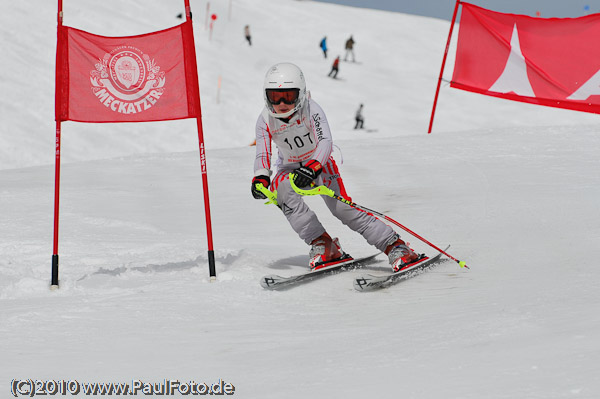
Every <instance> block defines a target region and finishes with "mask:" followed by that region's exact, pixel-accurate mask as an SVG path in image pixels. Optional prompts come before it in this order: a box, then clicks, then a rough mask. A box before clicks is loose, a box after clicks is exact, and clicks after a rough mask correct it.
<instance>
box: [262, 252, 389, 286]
mask: <svg viewBox="0 0 600 399" xmlns="http://www.w3.org/2000/svg"><path fill="white" fill-rule="evenodd" d="M378 255H379V253H377V254H374V255H370V256H365V257H362V258H358V259H348V260H345V261H342V262H338V263H334V264H332V265H327V266H321V267H320V268H319V269H317V270H311V271H308V272H306V273H302V274H296V275H293V276H289V277H282V276H278V275H275V274H269V275H267V276H264V277H262V278H261V279H260V285H261V287H263V288H264V289H267V290H277V289H281V288H289V287H292V286H295V285H298V284H300V283H303V282H307V281H310V280H314V279H315V278H317V277H323V276H326V275H328V274H333V272H335V271H342V270H349V269H354V268H357V267H361V266H364V265H368V264H369V263H373V262H376V261H375V258H376V257H377V256H378Z"/></svg>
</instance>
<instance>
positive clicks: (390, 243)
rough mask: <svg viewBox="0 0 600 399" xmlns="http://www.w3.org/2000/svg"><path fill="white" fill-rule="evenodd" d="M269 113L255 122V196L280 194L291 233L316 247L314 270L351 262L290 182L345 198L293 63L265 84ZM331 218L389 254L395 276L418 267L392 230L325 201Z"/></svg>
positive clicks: (316, 110) (320, 119) (325, 127)
mask: <svg viewBox="0 0 600 399" xmlns="http://www.w3.org/2000/svg"><path fill="white" fill-rule="evenodd" d="M263 97H264V101H265V108H264V110H263V111H262V113H261V114H260V115H259V117H258V120H257V122H256V160H255V162H254V178H253V179H252V195H253V196H254V198H256V199H264V198H266V197H265V195H264V194H263V193H262V192H261V191H260V190H258V189H257V187H256V185H257V184H258V183H262V184H263V185H264V186H265V187H269V186H271V190H276V191H277V202H278V204H279V206H280V208H281V210H282V211H283V214H284V215H285V217H286V218H287V219H288V222H289V223H290V225H291V226H292V229H294V231H296V233H298V235H299V236H300V238H301V239H302V240H304V242H306V243H307V244H308V245H311V249H310V252H309V257H310V261H309V266H310V267H311V269H315V268H318V267H319V266H321V265H324V264H329V263H334V262H335V261H339V260H340V259H343V258H345V257H348V255H346V254H345V253H344V251H343V250H342V248H341V246H340V243H339V241H338V239H337V238H334V239H332V238H331V236H330V235H329V234H327V232H326V231H325V228H324V227H323V225H322V224H321V222H319V220H318V219H317V215H316V214H315V213H314V212H313V211H312V210H311V209H310V208H309V207H308V206H307V205H306V203H305V202H304V200H303V198H302V196H301V195H300V194H298V193H296V192H295V191H294V189H293V188H292V186H291V184H290V181H289V174H290V173H292V174H293V175H292V176H293V177H292V178H293V180H294V183H295V185H296V186H298V187H300V188H302V187H308V186H310V184H311V183H313V182H314V183H315V184H317V185H323V184H324V185H325V186H327V187H329V188H330V189H332V190H333V191H334V192H335V193H336V194H337V195H341V196H342V197H344V198H349V197H348V195H347V194H346V191H345V188H344V184H343V182H342V178H341V176H340V173H339V171H338V168H337V165H336V163H335V161H334V160H333V158H332V157H331V152H332V149H333V142H332V137H331V131H330V128H329V123H328V122H327V117H326V116H325V113H324V112H323V110H322V109H321V107H320V106H319V105H318V104H317V103H316V102H315V101H314V100H312V99H311V98H310V94H309V93H307V91H306V83H305V81H304V75H303V74H302V71H301V70H300V68H298V67H297V66H296V65H294V64H291V63H280V64H276V65H274V66H273V67H271V68H270V69H269V70H268V72H267V74H266V76H265V80H264V86H263ZM271 142H275V145H276V147H277V150H278V158H277V162H276V163H275V167H276V169H277V171H276V173H275V176H274V178H273V180H272V185H271V178H270V176H271V174H272V171H271V153H272V148H271ZM323 200H324V201H325V203H326V205H327V207H328V208H329V210H330V211H331V213H332V214H333V215H334V216H335V217H337V218H338V219H339V220H340V221H342V223H343V224H345V225H346V226H348V227H350V228H351V229H352V230H354V231H356V232H358V233H360V234H361V235H362V236H363V237H364V238H365V239H366V240H367V242H368V243H369V244H371V245H373V246H375V247H376V248H377V249H379V250H380V251H382V252H384V253H385V254H386V255H387V256H388V259H389V262H390V264H391V265H392V268H393V269H394V271H398V270H400V269H402V268H403V267H405V266H406V265H407V264H410V263H412V262H414V261H416V260H417V259H418V257H419V255H417V254H416V253H415V252H414V251H413V250H412V249H410V248H409V247H408V246H407V245H406V243H405V242H404V241H402V240H401V239H400V236H399V235H398V234H397V233H396V232H395V231H394V230H393V229H392V228H391V227H390V226H388V225H386V224H385V223H383V222H382V221H380V220H379V219H377V218H375V217H374V216H372V215H369V214H367V213H365V212H362V211H359V210H357V209H355V208H352V207H350V206H348V205H346V204H343V203H342V202H340V201H337V200H335V199H333V198H331V197H323Z"/></svg>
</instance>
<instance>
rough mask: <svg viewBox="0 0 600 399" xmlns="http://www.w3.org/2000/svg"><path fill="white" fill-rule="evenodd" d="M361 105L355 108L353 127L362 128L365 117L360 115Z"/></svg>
mask: <svg viewBox="0 0 600 399" xmlns="http://www.w3.org/2000/svg"><path fill="white" fill-rule="evenodd" d="M362 109H363V105H362V104H360V106H359V107H358V110H356V115H355V116H354V120H355V121H356V125H354V129H362V128H363V124H364V122H365V119H364V118H363V115H362Z"/></svg>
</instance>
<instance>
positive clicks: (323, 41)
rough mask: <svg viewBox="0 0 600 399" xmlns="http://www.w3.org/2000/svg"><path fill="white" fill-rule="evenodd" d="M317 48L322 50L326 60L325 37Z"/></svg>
mask: <svg viewBox="0 0 600 399" xmlns="http://www.w3.org/2000/svg"><path fill="white" fill-rule="evenodd" d="M319 47H320V48H321V50H323V55H324V56H325V58H327V36H325V37H323V39H321V43H319Z"/></svg>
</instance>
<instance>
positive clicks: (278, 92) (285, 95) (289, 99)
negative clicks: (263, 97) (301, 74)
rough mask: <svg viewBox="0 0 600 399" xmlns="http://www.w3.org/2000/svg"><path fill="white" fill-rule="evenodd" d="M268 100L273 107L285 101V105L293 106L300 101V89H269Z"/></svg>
mask: <svg viewBox="0 0 600 399" xmlns="http://www.w3.org/2000/svg"><path fill="white" fill-rule="evenodd" d="M266 93H267V100H269V102H270V103H271V104H273V105H277V104H279V103H280V102H282V101H283V103H284V104H287V105H293V104H296V101H298V97H299V96H300V89H267V90H266Z"/></svg>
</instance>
